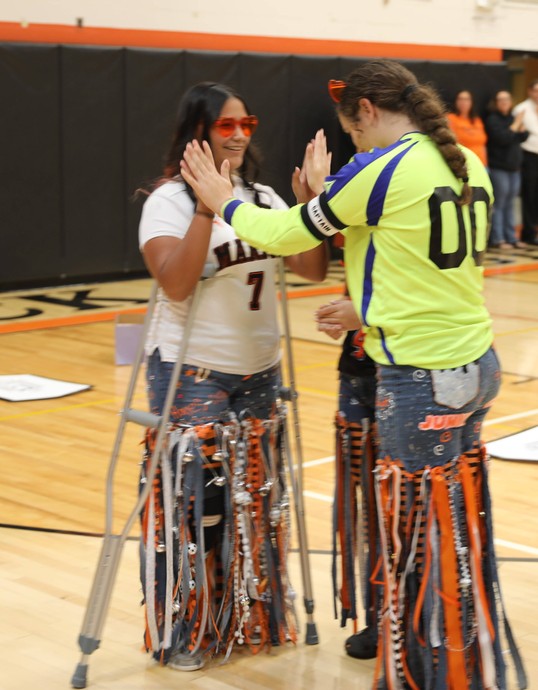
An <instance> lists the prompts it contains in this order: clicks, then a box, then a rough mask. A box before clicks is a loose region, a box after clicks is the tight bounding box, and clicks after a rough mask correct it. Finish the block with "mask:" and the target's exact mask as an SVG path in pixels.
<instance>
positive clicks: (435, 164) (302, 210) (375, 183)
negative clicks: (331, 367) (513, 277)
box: [223, 132, 493, 369]
mask: <svg viewBox="0 0 538 690" xmlns="http://www.w3.org/2000/svg"><path fill="white" fill-rule="evenodd" d="M463 151H464V153H465V156H466V158H467V167H468V172H469V184H470V186H471V188H472V192H473V199H472V202H471V203H470V204H469V205H466V206H459V205H458V204H457V200H458V196H459V194H460V193H461V187H462V183H461V181H459V180H457V179H456V178H455V177H454V175H453V174H452V172H451V171H450V169H449V168H448V166H447V165H446V162H445V161H444V159H443V157H442V156H441V154H440V153H439V151H438V149H437V147H436V145H435V144H434V143H433V141H432V140H431V139H430V138H429V137H428V136H426V135H425V134H422V133H419V132H412V133H409V134H406V135H404V136H403V137H402V138H401V139H400V140H399V141H397V142H395V143H394V144H392V145H391V146H389V147H388V148H386V149H373V150H372V151H370V152H369V153H360V154H357V155H355V156H354V157H353V158H352V160H351V161H350V162H349V163H348V164H347V165H345V166H344V167H343V168H342V169H341V170H340V171H339V172H338V173H337V174H336V175H334V176H331V177H329V178H328V179H327V182H326V189H325V191H324V192H323V193H322V194H321V195H320V196H319V197H316V198H315V199H313V200H312V201H310V202H309V203H308V204H304V205H301V206H296V207H294V208H292V209H290V210H288V211H271V210H265V209H258V208H256V207H254V206H252V205H250V204H243V203H242V202H240V201H238V200H235V199H234V200H231V201H228V202H227V203H226V204H225V206H224V208H223V214H224V217H225V220H226V221H227V222H229V223H231V225H233V227H234V229H235V230H236V232H237V234H238V235H239V236H240V237H241V238H242V239H244V240H246V241H247V242H249V243H250V244H252V245H254V246H256V247H260V248H262V249H264V250H266V251H269V252H272V253H274V254H284V255H288V254H293V253H296V252H300V251H305V250H307V249H310V248H312V247H314V246H315V245H316V244H318V243H319V242H321V241H322V240H323V239H324V238H325V237H328V236H330V235H333V234H335V233H336V232H338V231H343V232H344V234H345V237H346V242H345V265H346V274H347V284H348V288H349V291H350V295H351V298H352V300H353V303H354V305H355V308H356V310H357V313H358V314H359V316H360V317H361V320H362V322H363V324H364V328H365V332H366V340H365V349H366V351H367V353H368V354H369V355H370V357H372V359H374V360H375V361H376V362H378V363H381V364H397V365H410V366H416V367H422V368H425V369H443V368H452V367H457V366H462V365H464V364H468V363H469V362H472V361H474V360H475V359H478V357H480V356H481V355H483V354H484V352H486V350H487V349H488V348H489V347H490V345H491V344H492V341H493V333H492V329H491V318H490V316H489V314H488V311H487V309H486V307H485V305H484V299H483V295H482V290H483V268H482V262H483V258H484V254H485V250H486V245H487V235H488V229H489V216H490V208H491V204H492V201H493V192H492V187H491V183H490V180H489V176H488V174H487V171H486V169H485V168H484V166H483V164H482V163H481V161H480V160H479V158H478V157H477V156H476V155H475V154H474V153H472V152H471V151H469V150H468V149H465V148H464V149H463Z"/></svg>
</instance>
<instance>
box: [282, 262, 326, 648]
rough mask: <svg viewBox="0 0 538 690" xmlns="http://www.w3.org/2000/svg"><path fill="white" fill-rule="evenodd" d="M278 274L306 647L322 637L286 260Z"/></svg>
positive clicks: (286, 441)
mask: <svg viewBox="0 0 538 690" xmlns="http://www.w3.org/2000/svg"><path fill="white" fill-rule="evenodd" d="M278 274H279V286H280V304H281V307H282V321H283V323H284V334H285V340H286V358H287V362H288V383H289V387H288V388H282V389H281V397H282V399H283V400H286V401H289V402H290V403H291V411H292V420H293V428H294V430H295V452H296V458H297V470H296V471H295V470H294V467H293V460H292V457H291V453H290V443H289V434H288V429H287V424H286V425H285V443H286V456H287V458H288V468H289V473H290V479H291V486H292V490H293V498H294V501H293V502H294V504H295V517H296V520H297V532H298V538H299V553H300V556H301V573H302V578H303V601H304V606H305V611H306V617H307V623H306V637H305V642H306V644H310V645H314V644H318V642H319V638H318V633H317V629H316V624H315V622H314V616H313V614H314V597H313V592H312V578H311V575H310V557H309V553H308V539H307V534H306V523H305V512H304V505H303V449H302V445H301V431H300V427H299V414H298V410H297V397H298V394H297V391H296V388H295V370H294V366H293V353H292V347H291V334H290V324H289V318H288V296H287V293H286V279H285V274H284V259H282V258H280V259H279V261H278Z"/></svg>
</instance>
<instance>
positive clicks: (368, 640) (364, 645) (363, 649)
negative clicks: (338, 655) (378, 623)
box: [345, 627, 377, 659]
mask: <svg viewBox="0 0 538 690" xmlns="http://www.w3.org/2000/svg"><path fill="white" fill-rule="evenodd" d="M345 646H346V653H347V654H349V656H352V657H353V658H355V659H375V658H376V656H377V630H376V628H373V627H368V628H364V630H361V631H360V632H359V633H357V634H356V635H351V637H348V638H347V640H346V645H345Z"/></svg>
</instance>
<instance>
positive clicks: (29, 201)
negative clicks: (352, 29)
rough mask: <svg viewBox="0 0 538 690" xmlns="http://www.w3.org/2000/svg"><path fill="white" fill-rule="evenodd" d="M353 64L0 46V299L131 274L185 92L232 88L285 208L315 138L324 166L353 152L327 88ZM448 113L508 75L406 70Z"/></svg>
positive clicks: (480, 97)
mask: <svg viewBox="0 0 538 690" xmlns="http://www.w3.org/2000/svg"><path fill="white" fill-rule="evenodd" d="M361 61H362V60H361V59H359V58H357V59H355V58H340V57H325V56H297V55H275V54H261V53H222V52H205V51H204V52H202V51H182V50H154V49H143V48H125V47H118V48H111V47H84V46H54V45H52V46H51V45H33V44H8V43H4V44H0V94H1V98H2V114H1V120H2V127H0V156H1V158H0V160H1V168H0V169H1V180H2V182H1V184H0V204H1V208H2V215H1V224H2V227H1V237H2V251H1V252H0V288H1V289H4V290H6V289H14V288H19V287H26V286H30V285H36V286H45V285H52V284H59V283H69V282H77V281H80V280H106V279H109V278H119V277H122V276H124V277H125V276H130V275H131V276H133V275H140V274H141V273H143V271H144V266H143V262H142V259H141V257H140V253H139V251H138V237H137V234H138V221H139V218H140V211H141V208H142V204H143V199H144V197H143V195H141V194H138V195H135V192H136V190H137V189H139V188H141V187H144V185H147V184H148V183H150V182H151V180H152V179H154V178H155V177H157V176H158V175H159V173H160V171H161V169H162V161H163V157H164V155H165V152H166V149H167V147H168V144H169V141H170V138H171V135H172V129H173V124H174V120H175V115H176V112H177V107H178V103H179V99H180V97H181V95H182V93H183V92H184V91H185V90H186V89H187V88H188V87H189V86H191V85H192V84H195V83H197V82H199V81H202V80H212V81H220V82H224V83H227V84H229V85H230V86H232V87H234V88H236V89H237V90H238V91H239V92H240V93H241V94H242V95H243V96H244V97H245V100H246V101H247V103H248V104H249V107H250V108H251V110H252V112H254V113H256V114H257V115H258V116H259V117H260V126H259V128H258V131H257V133H256V135H255V141H256V142H257V144H258V146H259V148H260V149H261V151H262V154H263V156H264V161H263V170H262V173H261V176H260V180H261V181H262V182H265V183H266V184H270V185H271V186H273V187H274V188H275V189H276V190H277V191H278V192H279V193H280V194H281V195H282V196H283V197H284V198H285V199H286V200H287V201H288V202H290V203H292V202H293V198H292V194H291V189H290V184H289V183H290V176H291V173H292V171H293V168H294V166H295V165H300V164H301V161H302V156H303V152H304V146H305V144H306V142H307V141H308V140H309V139H310V138H312V137H313V136H314V134H315V132H316V130H317V129H318V128H320V127H323V128H324V129H325V131H326V133H327V136H328V140H329V146H330V148H331V150H332V151H333V154H334V157H333V160H334V166H335V167H339V166H340V165H342V164H343V163H344V162H345V161H346V160H347V159H348V158H349V156H350V155H351V154H352V153H353V148H352V145H351V142H350V141H349V138H348V137H347V136H346V135H344V134H343V133H342V132H341V130H340V127H339V125H338V121H337V118H336V116H335V113H334V108H333V104H332V102H331V101H330V99H329V97H328V94H327V81H328V79H330V78H341V77H344V76H345V75H346V74H347V73H348V72H350V71H351V70H352V69H353V68H354V67H355V66H356V65H357V64H359V63H360V62H361ZM406 64H407V65H408V66H409V67H410V68H411V69H413V70H414V71H415V72H416V74H417V76H418V77H419V78H420V79H421V80H423V81H429V82H432V83H433V84H434V86H436V87H437V88H438V89H439V90H440V92H441V94H442V95H443V97H444V98H445V99H446V100H447V101H450V100H451V99H452V98H453V96H454V94H455V93H456V91H458V90H459V89H460V88H468V89H470V90H471V91H472V92H473V94H474V95H475V98H476V101H477V103H478V105H479V107H480V109H483V108H484V107H485V105H486V102H487V100H488V99H489V98H490V97H491V96H492V95H493V93H494V92H495V91H496V90H498V89H500V88H508V87H509V73H508V70H507V68H506V65H505V64H504V63H487V64H480V63H465V64H463V63H440V62H423V61H420V62H414V61H406Z"/></svg>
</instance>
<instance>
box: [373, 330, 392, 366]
mask: <svg viewBox="0 0 538 690" xmlns="http://www.w3.org/2000/svg"><path fill="white" fill-rule="evenodd" d="M377 330H378V331H379V335H380V336H381V347H382V348H383V352H384V353H385V354H386V355H387V359H388V360H389V362H390V363H391V364H394V363H395V362H394V357H393V356H392V352H391V351H390V350H389V348H388V347H387V341H386V340H385V334H384V333H383V329H382V328H378V329H377Z"/></svg>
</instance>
